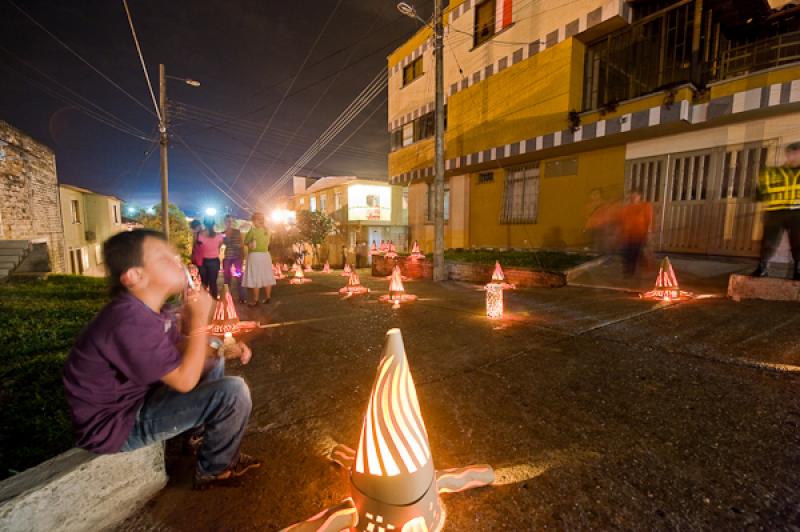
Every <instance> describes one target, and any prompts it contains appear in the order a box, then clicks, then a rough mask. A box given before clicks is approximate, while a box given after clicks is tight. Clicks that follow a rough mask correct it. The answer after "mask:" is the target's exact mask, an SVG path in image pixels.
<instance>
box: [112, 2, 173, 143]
mask: <svg viewBox="0 0 800 532" xmlns="http://www.w3.org/2000/svg"><path fill="white" fill-rule="evenodd" d="M122 5H123V6H124V7H125V15H126V16H127V17H128V25H129V26H130V27H131V35H133V44H135V45H136V53H137V54H138V55H139V62H140V63H142V72H144V79H145V81H146V82H147V89H148V90H149V91H150V98H151V99H152V100H153V108H154V109H155V110H156V116H157V117H158V122H159V124H160V126H159V128H160V129H163V128H164V127H166V124H165V123H164V117H162V116H161V110H160V109H159V108H158V103H157V102H156V95H155V93H154V92H153V84H152V83H150V74H148V73H147V65H145V63H144V56H143V55H142V48H141V46H139V38H138V37H137V36H136V28H135V27H134V26H133V19H132V18H131V12H130V10H129V9H128V0H122Z"/></svg>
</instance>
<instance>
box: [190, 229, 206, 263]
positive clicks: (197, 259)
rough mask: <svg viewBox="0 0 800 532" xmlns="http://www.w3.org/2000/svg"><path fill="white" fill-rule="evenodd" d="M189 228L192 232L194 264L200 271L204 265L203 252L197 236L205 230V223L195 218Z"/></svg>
mask: <svg viewBox="0 0 800 532" xmlns="http://www.w3.org/2000/svg"><path fill="white" fill-rule="evenodd" d="M189 230H190V231H191V232H192V264H194V265H195V266H197V269H198V271H199V269H200V267H201V266H202V265H203V254H202V252H201V251H200V243H199V242H198V241H197V237H198V236H199V235H200V231H202V230H203V224H202V223H201V222H200V220H197V219H194V220H192V223H190V224H189Z"/></svg>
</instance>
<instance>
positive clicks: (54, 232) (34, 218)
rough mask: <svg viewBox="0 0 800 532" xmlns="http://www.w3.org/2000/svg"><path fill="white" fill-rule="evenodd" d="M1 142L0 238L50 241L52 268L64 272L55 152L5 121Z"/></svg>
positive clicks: (2, 123)
mask: <svg viewBox="0 0 800 532" xmlns="http://www.w3.org/2000/svg"><path fill="white" fill-rule="evenodd" d="M0 141H1V142H2V143H5V145H4V146H3V145H0V149H2V150H3V152H4V154H5V155H4V157H2V159H0V239H7V240H31V241H34V242H46V243H47V247H48V253H49V256H50V267H51V269H52V271H54V272H63V271H64V268H65V263H64V233H63V230H62V227H61V213H60V210H59V196H58V176H57V173H56V160H55V155H54V154H53V152H52V151H51V150H50V149H49V148H47V147H46V146H44V145H43V144H40V143H39V142H36V141H35V140H33V139H32V138H31V137H29V136H27V135H25V134H24V133H22V132H21V131H20V130H18V129H16V128H14V127H13V126H11V125H10V124H8V123H6V122H3V121H2V120H0Z"/></svg>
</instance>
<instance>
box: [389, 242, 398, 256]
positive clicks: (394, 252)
mask: <svg viewBox="0 0 800 532" xmlns="http://www.w3.org/2000/svg"><path fill="white" fill-rule="evenodd" d="M386 258H387V259H396V258H397V249H396V248H395V247H394V242H391V241H389V245H388V247H387V249H386Z"/></svg>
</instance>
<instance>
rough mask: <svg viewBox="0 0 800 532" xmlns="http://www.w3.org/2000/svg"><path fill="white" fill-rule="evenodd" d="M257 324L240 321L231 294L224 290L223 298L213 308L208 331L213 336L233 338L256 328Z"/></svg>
mask: <svg viewBox="0 0 800 532" xmlns="http://www.w3.org/2000/svg"><path fill="white" fill-rule="evenodd" d="M256 326H257V324H256V323H255V322H253V321H241V320H239V315H238V314H237V312H236V306H235V305H234V304H233V298H231V293H230V292H229V291H228V290H227V289H226V290H225V294H224V295H223V297H221V298H219V300H218V301H217V306H216V307H215V308H214V317H213V319H212V320H211V324H210V325H209V326H208V330H209V332H210V333H211V334H213V335H214V336H223V337H225V336H227V335H231V336H234V335H236V334H238V333H240V332H243V331H248V330H250V329H254V328H256Z"/></svg>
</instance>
